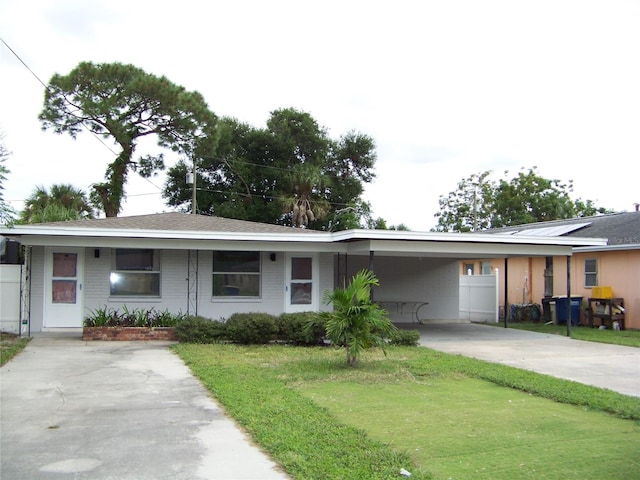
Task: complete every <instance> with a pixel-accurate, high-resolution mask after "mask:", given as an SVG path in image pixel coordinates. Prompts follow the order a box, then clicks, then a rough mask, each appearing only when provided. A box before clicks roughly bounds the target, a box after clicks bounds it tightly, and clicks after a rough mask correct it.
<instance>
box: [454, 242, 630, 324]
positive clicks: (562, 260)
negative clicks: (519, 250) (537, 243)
mask: <svg viewBox="0 0 640 480" xmlns="http://www.w3.org/2000/svg"><path fill="white" fill-rule="evenodd" d="M587 258H595V259H596V262H597V268H598V285H601V286H605V285H606V286H610V287H611V288H612V290H613V296H614V297H621V298H623V299H624V306H625V309H626V314H625V326H626V328H628V329H636V330H640V250H620V251H605V252H591V253H576V254H575V255H573V256H572V257H571V295H572V296H581V297H583V299H584V301H583V303H584V304H586V301H587V299H588V298H589V297H591V296H592V295H591V288H588V287H585V286H584V261H585V259H587ZM485 261H487V260H485ZM480 262H481V261H480V260H465V261H464V262H461V263H460V273H461V274H463V273H464V272H463V264H465V263H473V264H474V271H475V272H476V274H478V273H479V272H480ZM496 268H497V269H498V270H499V275H500V278H501V279H500V281H499V285H500V304H501V305H504V259H493V260H491V273H494V271H495V269H496ZM544 269H545V259H544V257H532V258H522V257H517V258H510V259H509V264H508V277H509V278H508V279H509V286H508V300H509V303H510V304H513V303H537V304H540V303H541V301H542V297H543V296H544ZM566 294H567V259H566V257H554V259H553V295H566ZM523 298H524V302H523Z"/></svg>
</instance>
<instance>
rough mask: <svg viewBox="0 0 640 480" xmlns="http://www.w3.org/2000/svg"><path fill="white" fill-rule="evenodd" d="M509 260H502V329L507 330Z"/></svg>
mask: <svg viewBox="0 0 640 480" xmlns="http://www.w3.org/2000/svg"><path fill="white" fill-rule="evenodd" d="M508 267H509V259H508V258H506V257H505V259H504V328H507V315H508V313H507V312H508V311H509V268H508Z"/></svg>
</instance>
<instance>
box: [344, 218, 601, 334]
mask: <svg viewBox="0 0 640 480" xmlns="http://www.w3.org/2000/svg"><path fill="white" fill-rule="evenodd" d="M399 234H400V235H399ZM333 235H334V239H335V241H337V242H340V243H342V244H343V245H344V249H343V252H342V253H338V254H337V255H336V261H335V264H336V266H335V269H334V271H335V276H336V285H343V284H344V283H345V282H346V281H348V279H349V278H351V276H353V275H354V274H355V273H356V272H357V271H359V270H360V269H363V268H367V269H370V270H372V271H373V272H374V273H375V274H376V276H377V277H378V279H379V280H380V287H378V288H376V289H375V290H374V292H372V294H373V297H374V300H376V301H378V302H381V303H383V304H384V305H385V308H387V306H389V305H390V306H391V307H392V309H393V306H395V308H396V310H395V313H398V312H400V316H397V315H396V318H395V319H394V321H406V320H410V321H415V320H418V318H417V317H416V315H415V314H416V310H418V311H417V313H418V316H424V313H425V312H428V318H429V321H430V322H433V321H435V322H441V323H442V322H447V321H448V322H455V321H457V320H459V316H458V308H459V282H460V270H459V262H460V261H461V260H464V259H468V258H476V259H503V261H504V264H503V269H502V271H501V275H500V277H501V282H502V283H503V286H504V287H503V288H504V295H505V297H504V298H505V302H504V311H505V312H507V311H508V307H509V304H510V300H509V298H508V296H507V292H508V289H507V284H508V281H509V259H511V258H515V257H552V256H563V257H565V258H566V275H567V297H568V298H570V296H571V291H570V290H571V287H570V285H571V278H570V277H571V255H572V251H573V248H574V247H577V246H584V244H585V243H587V244H594V243H596V244H598V245H601V244H605V243H606V240H604V239H595V240H594V239H584V238H569V237H541V236H533V235H532V236H525V235H518V236H512V235H498V234H478V233H473V234H470V233H442V232H397V231H387V230H355V231H354V230H351V231H347V232H337V233H335V234H333ZM567 303H569V302H567ZM427 304H428V305H427ZM568 308H570V305H568ZM402 309H405V310H404V311H403V310H402ZM393 313H394V311H393V310H392V311H390V315H391V316H392V319H393ZM407 313H409V316H408V318H407V316H406V314H407ZM403 315H404V317H403ZM506 317H507V316H506V315H505V324H504V326H505V327H506V326H507V321H506ZM567 323H568V326H567V329H568V331H569V330H570V328H571V325H570V323H571V322H567Z"/></svg>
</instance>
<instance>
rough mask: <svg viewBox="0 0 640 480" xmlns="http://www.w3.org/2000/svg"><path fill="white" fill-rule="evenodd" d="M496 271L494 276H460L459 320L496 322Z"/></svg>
mask: <svg viewBox="0 0 640 480" xmlns="http://www.w3.org/2000/svg"><path fill="white" fill-rule="evenodd" d="M498 315H499V304H498V270H497V269H496V273H495V275H460V319H461V320H468V321H470V322H496V323H497V322H498V321H499V316H498Z"/></svg>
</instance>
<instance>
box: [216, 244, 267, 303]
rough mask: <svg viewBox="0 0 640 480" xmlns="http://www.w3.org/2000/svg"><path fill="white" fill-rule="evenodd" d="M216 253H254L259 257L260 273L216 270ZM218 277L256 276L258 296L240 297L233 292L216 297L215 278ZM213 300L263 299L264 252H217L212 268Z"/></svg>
mask: <svg viewBox="0 0 640 480" xmlns="http://www.w3.org/2000/svg"><path fill="white" fill-rule="evenodd" d="M216 253H252V254H255V255H257V256H258V271H257V272H252V271H239V270H235V271H225V270H216ZM216 275H246V276H256V277H257V278H258V294H257V295H240V294H237V295H236V294H233V293H231V292H227V294H225V295H216V292H215V285H216V282H215V277H216ZM211 298H212V299H213V300H230V299H233V300H243V299H246V300H257V299H260V298H262V252H260V251H256V250H215V251H213V255H212V266H211Z"/></svg>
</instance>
